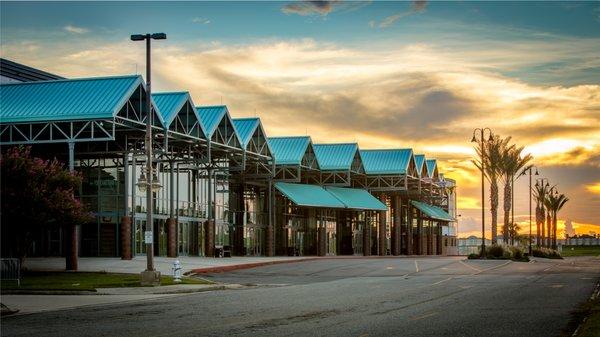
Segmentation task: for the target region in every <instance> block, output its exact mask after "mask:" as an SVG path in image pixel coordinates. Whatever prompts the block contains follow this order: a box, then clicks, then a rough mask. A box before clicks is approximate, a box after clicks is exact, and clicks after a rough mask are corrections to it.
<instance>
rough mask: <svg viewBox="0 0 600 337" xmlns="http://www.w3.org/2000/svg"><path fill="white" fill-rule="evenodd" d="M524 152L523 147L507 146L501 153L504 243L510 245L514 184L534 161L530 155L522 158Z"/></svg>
mask: <svg viewBox="0 0 600 337" xmlns="http://www.w3.org/2000/svg"><path fill="white" fill-rule="evenodd" d="M522 152H523V147H522V146H521V147H516V146H515V145H511V146H508V145H507V146H505V147H504V148H503V149H502V151H501V154H502V159H501V160H500V162H499V166H500V168H499V169H500V172H501V173H502V175H501V177H502V181H503V183H504V243H508V226H509V220H510V218H509V215H510V210H511V209H512V207H513V205H512V200H511V199H512V183H513V182H514V179H515V176H516V175H518V173H519V172H520V171H522V170H526V169H528V168H529V166H527V163H529V161H531V160H532V159H533V157H532V156H531V155H530V154H527V155H525V156H522ZM517 178H518V177H517Z"/></svg>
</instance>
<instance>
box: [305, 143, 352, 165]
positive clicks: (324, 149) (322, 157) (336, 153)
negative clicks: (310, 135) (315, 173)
mask: <svg viewBox="0 0 600 337" xmlns="http://www.w3.org/2000/svg"><path fill="white" fill-rule="evenodd" d="M313 149H314V150H315V156H316V157H317V162H318V163H319V167H320V168H321V170H322V171H349V170H350V169H351V168H352V162H353V161H354V156H355V155H356V151H358V144H356V143H343V144H313Z"/></svg>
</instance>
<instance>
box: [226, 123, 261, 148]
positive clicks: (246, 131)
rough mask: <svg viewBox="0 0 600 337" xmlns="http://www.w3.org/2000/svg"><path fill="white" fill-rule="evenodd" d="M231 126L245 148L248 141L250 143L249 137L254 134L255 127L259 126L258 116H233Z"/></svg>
mask: <svg viewBox="0 0 600 337" xmlns="http://www.w3.org/2000/svg"><path fill="white" fill-rule="evenodd" d="M232 120H233V126H234V127H235V131H236V132H237V133H238V135H239V136H240V140H241V141H242V146H243V147H244V148H246V147H247V146H248V143H250V139H252V136H253V135H254V132H255V131H256V128H258V127H259V126H260V119H259V118H258V117H255V118H234V119H232Z"/></svg>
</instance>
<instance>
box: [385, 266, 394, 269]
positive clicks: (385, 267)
mask: <svg viewBox="0 0 600 337" xmlns="http://www.w3.org/2000/svg"><path fill="white" fill-rule="evenodd" d="M385 269H387V270H390V269H394V267H385Z"/></svg>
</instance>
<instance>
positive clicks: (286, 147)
mask: <svg viewBox="0 0 600 337" xmlns="http://www.w3.org/2000/svg"><path fill="white" fill-rule="evenodd" d="M268 141H269V146H270V147H271V153H272V154H273V157H274V158H275V165H300V164H301V163H302V157H304V153H305V152H306V149H307V148H308V146H309V145H310V143H311V141H310V137H309V136H298V137H269V138H268Z"/></svg>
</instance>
